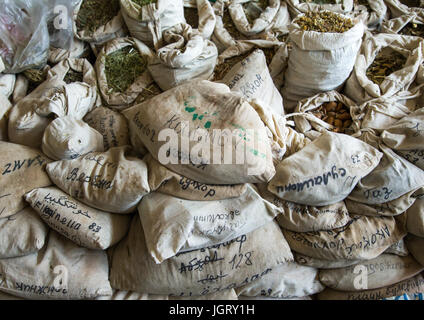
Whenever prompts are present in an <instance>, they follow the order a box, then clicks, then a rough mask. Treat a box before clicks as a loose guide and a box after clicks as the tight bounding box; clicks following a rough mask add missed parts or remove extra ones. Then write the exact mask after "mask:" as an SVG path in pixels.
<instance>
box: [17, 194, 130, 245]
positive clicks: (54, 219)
mask: <svg viewBox="0 0 424 320" xmlns="http://www.w3.org/2000/svg"><path fill="white" fill-rule="evenodd" d="M25 200H26V201H27V202H28V203H29V204H30V205H31V206H32V208H33V209H34V210H35V211H36V212H37V213H38V214H39V215H40V217H41V218H42V219H43V221H44V222H45V223H46V224H47V225H49V226H50V227H51V228H52V229H53V230H55V231H57V232H58V233H60V234H61V235H63V236H65V237H66V238H68V239H69V240H71V241H73V242H75V243H76V244H77V245H79V246H81V247H85V248H89V249H101V250H105V249H107V248H109V247H110V246H113V245H114V244H116V243H117V242H118V241H120V240H121V239H122V238H123V237H124V236H125V235H126V233H127V231H128V227H129V224H130V217H129V216H128V215H120V214H113V213H109V212H104V211H100V210H96V209H94V208H90V207H88V206H86V205H84V204H82V203H81V202H79V201H77V200H75V199H73V198H72V197H70V196H68V195H67V194H66V193H64V192H63V191H61V190H60V189H58V188H56V187H49V188H38V189H34V190H32V191H30V192H28V193H27V194H26V195H25Z"/></svg>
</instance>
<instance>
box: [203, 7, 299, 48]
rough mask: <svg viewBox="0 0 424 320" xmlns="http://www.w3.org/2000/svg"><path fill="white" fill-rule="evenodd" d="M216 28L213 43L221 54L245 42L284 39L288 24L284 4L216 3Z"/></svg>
mask: <svg viewBox="0 0 424 320" xmlns="http://www.w3.org/2000/svg"><path fill="white" fill-rule="evenodd" d="M213 8H214V12H215V15H216V26H215V30H214V33H213V35H212V38H211V39H212V41H213V42H214V43H215V44H216V46H217V48H218V50H219V52H220V53H222V52H223V51H224V50H225V49H227V48H228V47H231V46H234V45H236V44H237V43H238V42H243V41H244V40H251V41H252V42H253V40H260V39H262V40H273V41H276V40H277V39H280V40H281V39H282V38H284V39H285V38H286V37H285V35H287V33H288V25H289V24H290V22H291V19H290V15H289V13H288V10H287V5H286V3H285V2H280V1H263V0H261V1H233V2H228V3H227V2H224V1H222V0H217V1H216V2H215V3H214V5H213Z"/></svg>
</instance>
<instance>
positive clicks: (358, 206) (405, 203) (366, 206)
mask: <svg viewBox="0 0 424 320" xmlns="http://www.w3.org/2000/svg"><path fill="white" fill-rule="evenodd" d="M414 193H415V190H412V191H410V192H408V193H405V194H404V195H402V196H400V197H399V198H397V199H394V200H391V201H388V202H384V203H380V204H375V203H374V204H371V203H363V202H358V201H355V200H351V199H349V198H347V199H345V204H346V208H347V210H348V211H349V213H353V214H359V215H366V216H388V217H392V216H398V215H400V214H402V213H404V212H405V211H406V210H408V208H410V207H411V206H412V205H413V204H414V202H415V197H414Z"/></svg>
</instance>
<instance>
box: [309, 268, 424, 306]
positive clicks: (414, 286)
mask: <svg viewBox="0 0 424 320" xmlns="http://www.w3.org/2000/svg"><path fill="white" fill-rule="evenodd" d="M423 291H424V278H423V275H422V273H420V274H418V275H416V276H415V277H412V278H410V279H407V280H404V281H401V282H398V283H395V284H392V285H390V286H387V287H383V288H379V289H371V290H362V291H356V292H353V291H340V290H334V289H330V288H326V289H325V290H324V291H322V292H321V293H319V294H318V296H317V298H318V300H383V299H386V298H391V297H398V296H401V295H403V294H414V293H421V292H423Z"/></svg>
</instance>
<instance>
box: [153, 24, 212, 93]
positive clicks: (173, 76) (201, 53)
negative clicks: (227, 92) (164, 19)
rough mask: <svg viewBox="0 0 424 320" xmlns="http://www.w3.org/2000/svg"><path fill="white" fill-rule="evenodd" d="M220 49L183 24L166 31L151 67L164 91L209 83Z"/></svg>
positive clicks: (154, 76)
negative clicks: (181, 86)
mask: <svg viewBox="0 0 424 320" xmlns="http://www.w3.org/2000/svg"><path fill="white" fill-rule="evenodd" d="M217 58H218V50H217V48H216V46H215V44H214V43H213V42H212V41H210V40H207V39H204V38H203V37H202V36H201V35H200V34H199V32H198V31H197V30H196V29H192V28H191V26H190V25H189V24H186V23H180V24H177V25H175V26H173V27H172V28H170V29H168V30H166V31H164V32H163V46H162V47H161V48H160V49H158V50H157V53H156V59H154V60H153V59H152V60H151V61H149V63H148V66H147V68H148V69H149V72H150V74H151V75H152V78H153V79H154V80H155V82H156V83H157V84H158V85H159V87H160V88H161V89H162V90H164V91H165V90H168V89H171V88H174V87H176V86H178V85H180V84H183V83H186V82H187V81H191V80H195V79H197V80H208V79H209V78H210V77H211V75H212V73H213V70H214V68H215V65H216V61H217Z"/></svg>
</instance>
